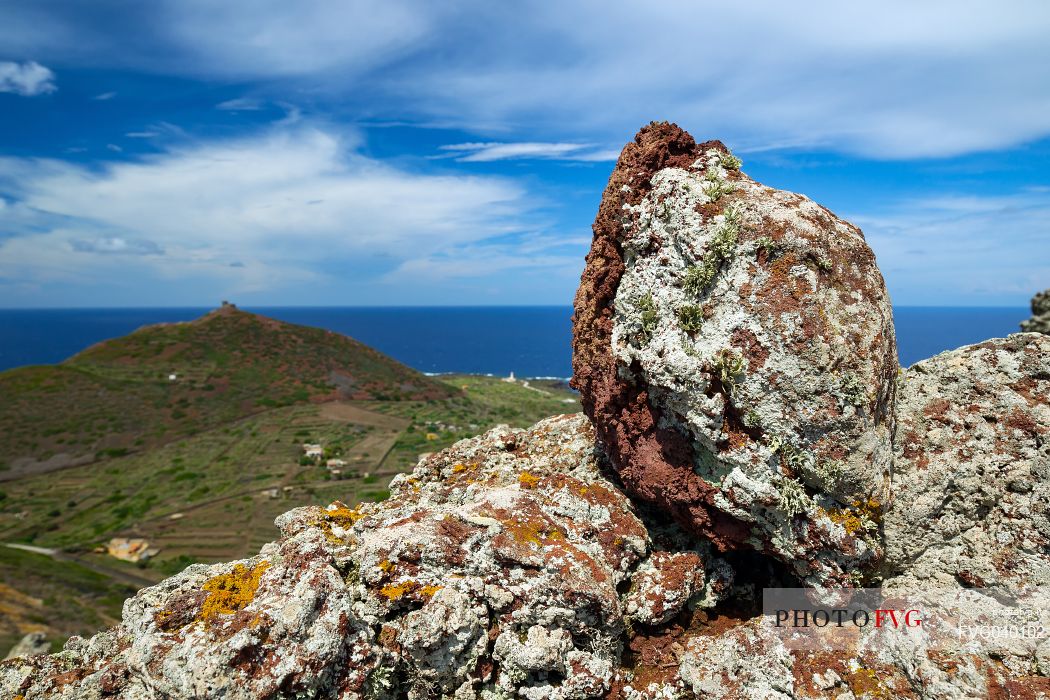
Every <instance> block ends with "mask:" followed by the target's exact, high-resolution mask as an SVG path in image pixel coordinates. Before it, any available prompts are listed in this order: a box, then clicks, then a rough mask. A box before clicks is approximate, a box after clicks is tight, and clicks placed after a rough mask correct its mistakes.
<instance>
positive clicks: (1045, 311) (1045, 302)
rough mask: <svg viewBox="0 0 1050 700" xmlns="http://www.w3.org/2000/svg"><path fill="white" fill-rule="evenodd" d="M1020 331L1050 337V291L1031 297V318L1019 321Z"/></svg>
mask: <svg viewBox="0 0 1050 700" xmlns="http://www.w3.org/2000/svg"><path fill="white" fill-rule="evenodd" d="M1021 330H1022V331H1025V332H1028V333H1045V334H1046V335H1050V289H1046V290H1043V291H1042V292H1039V293H1038V294H1036V295H1035V296H1034V297H1032V318H1030V319H1028V320H1027V321H1021Z"/></svg>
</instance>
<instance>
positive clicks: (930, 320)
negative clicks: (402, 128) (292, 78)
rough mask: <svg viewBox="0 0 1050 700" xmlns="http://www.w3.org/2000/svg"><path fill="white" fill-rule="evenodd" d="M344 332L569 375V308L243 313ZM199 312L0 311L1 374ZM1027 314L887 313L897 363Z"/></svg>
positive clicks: (451, 367)
mask: <svg viewBox="0 0 1050 700" xmlns="http://www.w3.org/2000/svg"><path fill="white" fill-rule="evenodd" d="M245 310H247V311H254V312H256V313H259V314H262V315H264V316H270V317H272V318H277V319H280V320H282V321H288V322H290V323H298V324H302V325H306V326H317V327H320V328H326V329H329V330H332V331H336V332H338V333H343V334H345V335H349V336H351V337H353V338H356V339H357V340H359V341H361V342H363V343H365V344H367V345H370V346H372V347H374V348H376V349H378V350H380V351H381V352H384V353H386V354H387V355H390V356H391V357H393V358H395V359H397V360H400V361H401V362H403V363H405V364H406V365H408V366H410V367H414V368H415V369H417V370H420V371H422V372H428V373H468V374H491V375H497V376H507V375H509V374H510V373H511V372H513V373H514V374H515V375H516V376H518V377H552V378H553V377H557V378H568V377H569V376H571V375H572V367H571V352H572V350H571V347H570V336H571V317H572V309H571V308H569V307H560V306H538V307H531V306H514V307H492V306H485V307H367V308H366V307H250V308H249V307H245ZM208 311H209V309H204V308H152V309H150V308H138V309H42V310H41V309H32V310H29V309H0V370H4V369H10V368H12V367H19V366H22V365H39V364H50V363H55V362H60V361H62V360H64V359H66V358H67V357H69V356H71V355H74V354H75V353H77V352H79V351H80V350H83V349H84V348H86V347H88V346H90V345H93V344H94V343H97V342H99V341H101V340H106V339H108V338H115V337H118V336H122V335H126V334H128V333H130V332H131V331H133V330H135V329H136V328H140V327H142V326H145V325H149V324H153V323H170V322H173V321H189V320H192V319H195V318H198V317H199V316H201V315H203V314H205V313H207V312H208ZM1029 315H1030V313H1029V310H1028V309H1027V308H1026V307H920V306H901V307H896V308H895V309H894V321H895V325H896V329H897V345H898V352H899V355H900V361H901V364H902V365H904V366H905V367H907V366H910V365H912V364H914V363H916V362H918V361H919V360H923V359H926V358H928V357H932V356H934V355H936V354H937V353H940V352H943V351H945V350H949V349H952V348H956V347H959V346H960V345H966V344H969V343H976V342H980V341H982V340H985V339H987V338H992V337H1002V336H1005V335H1008V334H1010V333H1014V332H1017V331H1018V324H1019V323H1020V322H1021V321H1022V320H1024V319H1026V318H1028V317H1029Z"/></svg>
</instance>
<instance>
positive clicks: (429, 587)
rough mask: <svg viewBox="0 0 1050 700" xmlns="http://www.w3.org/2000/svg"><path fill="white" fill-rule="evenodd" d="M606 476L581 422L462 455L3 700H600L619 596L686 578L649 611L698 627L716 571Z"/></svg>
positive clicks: (187, 595) (186, 587)
mask: <svg viewBox="0 0 1050 700" xmlns="http://www.w3.org/2000/svg"><path fill="white" fill-rule="evenodd" d="M599 467H600V463H599V459H598V453H597V452H596V450H595V448H594V434H593V431H592V430H591V427H590V424H589V422H588V421H587V420H586V418H584V417H583V416H582V415H576V416H565V417H560V418H553V419H548V420H547V421H544V422H541V423H539V424H537V425H536V426H534V427H533V428H531V429H530V430H528V431H520V430H518V431H512V430H509V429H506V428H500V429H495V430H493V431H490V432H489V433H486V434H485V435H483V436H481V437H478V438H474V439H471V440H466V441H462V442H460V443H457V444H456V445H455V446H454V447H453V448H450V449H449V450H445V451H444V452H441V453H438V454H436V455H433V456H431V457H429V458H427V459H425V460H424V461H422V462H421V463H420V465H419V466H418V467H417V468H416V470H415V472H414V473H413V474H412V475H411V476H408V475H402V476H400V477H398V478H396V479H395V480H394V482H393V484H392V485H391V497H390V499H389V500H388V501H385V502H383V503H381V504H364V505H362V506H360V507H359V508H355V509H350V508H347V507H345V506H342V505H341V504H333V505H332V506H329V507H328V508H327V509H322V508H318V507H310V508H299V509H296V510H293V511H291V512H289V513H286V514H285V515H283V516H281V517H280V518H279V519H278V526H279V527H280V528H281V530H282V532H283V533H284V535H285V536H284V538H283V539H281V540H280V541H278V542H274V543H271V544H268V545H266V546H264V547H263V549H262V551H260V553H259V554H258V555H257V556H255V557H252V558H251V559H247V560H243V561H240V562H233V563H230V564H216V565H210V566H209V565H203V564H195V565H192V566H190V567H189V568H188V569H186V570H185V571H184V572H183V573H181V574H179V575H177V576H174V577H172V578H170V579H168V580H166V581H164V582H163V583H161V584H159V585H157V586H153V587H151V588H146V589H143V590H142V591H140V592H139V593H138V594H137V595H136V596H135V597H134V598H132V599H131V600H129V601H128V602H127V603H126V604H125V607H124V616H123V621H122V622H121V624H120V625H119V626H118V627H116V628H114V629H112V630H110V631H108V632H103V633H100V634H98V635H96V636H95V637H93V638H91V639H90V640H83V639H79V638H73V639H72V640H71V641H70V642H69V643H68V644H67V645H66V651H65V652H63V653H62V654H59V655H55V656H50V657H36V658H26V659H18V660H16V661H14V662H11V663H9V664H7V665H4V666H0V696H3V697H12V696H15V695H24V696H26V697H55V698H83V697H99V696H101V695H105V696H107V697H109V696H115V697H120V698H152V697H179V698H181V697H219V696H221V697H224V698H263V697H277V696H280V697H291V696H297V697H306V696H308V697H321V698H363V697H369V698H396V697H403V695H404V693H408V697H410V698H429V697H436V696H437V695H444V696H447V697H451V696H455V697H456V698H474V697H478V695H477V693H482V696H483V697H510V696H512V695H515V694H516V695H517V696H518V697H524V698H536V699H539V698H552V699H555V700H557V699H561V698H565V699H566V700H568V699H578V700H584V699H586V698H596V697H602V696H604V695H605V694H606V693H607V692H608V691H609V689H610V686H611V683H612V681H613V676H614V669H616V667H617V666H618V664H617V661H618V659H619V654H620V649H621V638H622V636H623V632H624V624H625V623H624V617H623V612H622V605H621V599H620V594H619V592H618V587H623V588H630V587H631V577H632V575H633V573H634V572H635V571H636V570H637V569H638V567H639V566H640V565H642V564H645V563H646V562H652V565H651V566H648V567H647V568H646V569H645V570H646V571H650V570H652V571H661V570H664V569H666V568H667V567H666V566H665V563H668V562H673V563H674V564H675V567H676V568H677V569H679V570H683V571H685V572H686V574H684V575H685V578H687V579H688V581H682V582H680V585H678V586H677V587H675V586H674V585H672V583H673V582H674V581H677V580H678V579H677V578H676V577H674V576H665V577H664V578H663V579H661V580H662V583H663V585H662V586H651V585H649V584H646V586H647V587H646V589H645V590H646V597H647V600H648V605H649V606H650V607H651V608H652V609H654V610H661V611H668V610H672V611H673V610H677V609H681V608H682V606H683V605H684V604H685V602H686V600H687V599H688V598H689V597H690V596H691V595H692V594H693V593H694V592H696V593H698V594H700V595H704V570H703V566H702V564H701V560H702V557H703V556H705V555H704V554H702V552H703V548H702V547H701V548H700V549H690V550H687V551H681V552H667V551H660V550H656V551H654V550H653V548H652V544H651V542H650V540H649V533H648V530H647V528H646V527H645V525H644V524H643V523H642V521H641V520H640V519H639V517H638V515H637V514H636V512H635V509H634V507H633V506H632V504H631V502H630V501H629V500H628V499H627V498H626V497H625V496H624V495H623V493H622V492H620V491H619V490H618V489H617V488H616V487H615V486H614V485H613V484H611V483H609V482H608V481H607V480H606V479H605V477H603V476H602V474H601V473H600V469H599ZM675 567H672V568H675ZM5 693H6V694H5Z"/></svg>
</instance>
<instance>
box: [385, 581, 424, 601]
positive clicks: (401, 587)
mask: <svg viewBox="0 0 1050 700" xmlns="http://www.w3.org/2000/svg"><path fill="white" fill-rule="evenodd" d="M418 586H419V584H418V583H416V582H415V581H402V582H401V583H388V584H387V585H385V586H383V587H382V588H380V589H379V595H381V596H383V597H384V598H386V599H387V600H389V601H391V602H393V601H395V600H397V599H399V598H402V597H404V596H406V595H408V594H409V593H411V592H412V591H414V590H416V588H417V587H418Z"/></svg>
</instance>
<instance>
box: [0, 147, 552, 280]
mask: <svg viewBox="0 0 1050 700" xmlns="http://www.w3.org/2000/svg"><path fill="white" fill-rule="evenodd" d="M356 145H357V144H355V143H353V142H351V141H347V140H346V139H342V140H341V139H340V138H338V137H336V136H334V135H332V134H330V133H328V132H325V131H322V130H319V129H316V128H310V127H299V128H294V129H293V128H280V129H275V130H273V131H272V132H270V133H268V134H266V135H263V136H259V137H255V138H250V139H243V140H234V141H221V142H209V143H199V144H194V145H185V146H181V147H177V148H174V149H173V150H170V151H168V152H165V153H163V154H161V155H156V156H149V157H145V158H143V159H140V160H134V161H124V162H116V163H109V164H106V165H104V166H102V167H101V168H88V167H83V166H81V165H78V164H74V163H69V162H64V161H57V160H43V159H19V158H3V159H0V192H3V193H4V195H5V196H6V197H7V198H9V199H11V200H12V203H11V204H10V205H9V206H8V207H7V208H6V209H5V210H3V214H2V216H3V217H4V219H3V221H4V228H6V229H7V230H10V231H18V232H20V235H19V237H17V238H11V239H8V240H7V241H5V242H4V243H3V244H2V245H0V277H5V278H9V279H16V280H17V279H28V280H34V281H41V282H46V281H48V280H65V281H66V282H71V281H74V280H83V279H88V278H91V277H95V278H96V279H104V278H105V276H106V275H110V274H113V272H112V269H113V268H112V262H111V261H113V260H116V259H118V258H122V257H126V256H127V255H136V256H137V258H136V261H137V262H136V265H137V266H139V267H138V268H137V269H136V274H138V273H143V274H146V275H147V279H148V278H149V276H150V275H158V276H160V277H164V278H169V279H175V278H178V279H179V280H181V281H182V283H183V284H189V283H191V282H190V281H192V280H194V279H197V278H201V277H202V276H203V277H210V278H212V279H223V280H231V279H234V280H239V282H238V284H240V285H241V286H240V287H238V288H239V289H240V288H243V289H249V288H251V289H269V290H276V289H280V288H281V286H282V285H286V284H292V283H293V282H294V283H296V284H305V283H306V282H314V283H316V282H317V280H318V279H319V278H323V277H325V276H326V275H329V276H331V275H332V274H335V273H333V272H330V271H329V272H320V271H319V270H324V269H326V267H328V268H330V267H331V266H340V265H341V266H343V267H345V269H346V272H345V273H343V274H345V275H348V276H350V277H351V278H352V277H354V276H358V275H364V276H366V277H367V276H368V275H372V276H373V277H374V276H378V275H379V274H380V272H381V270H379V269H378V268H375V269H367V268H368V267H369V266H370V265H371V266H372V267H374V266H375V265H376V264H378V263H377V262H376V261H385V262H383V265H385V267H386V268H387V269H389V268H392V267H396V266H397V265H398V264H399V263H400V262H401V261H404V260H406V259H409V258H427V257H429V256H438V255H441V254H443V253H445V252H447V251H449V250H455V249H457V248H460V247H463V246H468V247H469V246H471V245H473V244H477V243H478V242H480V241H484V240H486V239H489V238H493V237H495V238H505V237H507V236H513V235H516V234H518V233H520V232H522V231H527V230H528V229H529V228H530V226H531V225H532V223H531V218H532V214H531V213H530V212H531V209H532V205H531V203H530V199H529V198H528V197H527V193H526V192H525V190H523V189H522V188H521V187H520V186H518V185H516V184H514V183H512V182H510V181H508V180H505V179H501V178H494V177H465V176H451V175H424V174H417V173H411V172H406V171H403V170H400V169H396V168H393V167H390V166H387V165H384V164H383V163H381V162H378V161H375V160H373V159H370V158H366V157H364V156H362V155H360V154H358V153H357V152H356V151H355V150H354V147H355V146H356ZM12 210H13V211H12ZM92 253H94V254H96V255H89V254H92ZM99 254H103V255H99ZM367 261H372V262H371V263H368V262H367ZM231 263H240V265H239V266H235V265H231ZM355 265H356V266H358V268H361V266H364V269H358V268H355Z"/></svg>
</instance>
